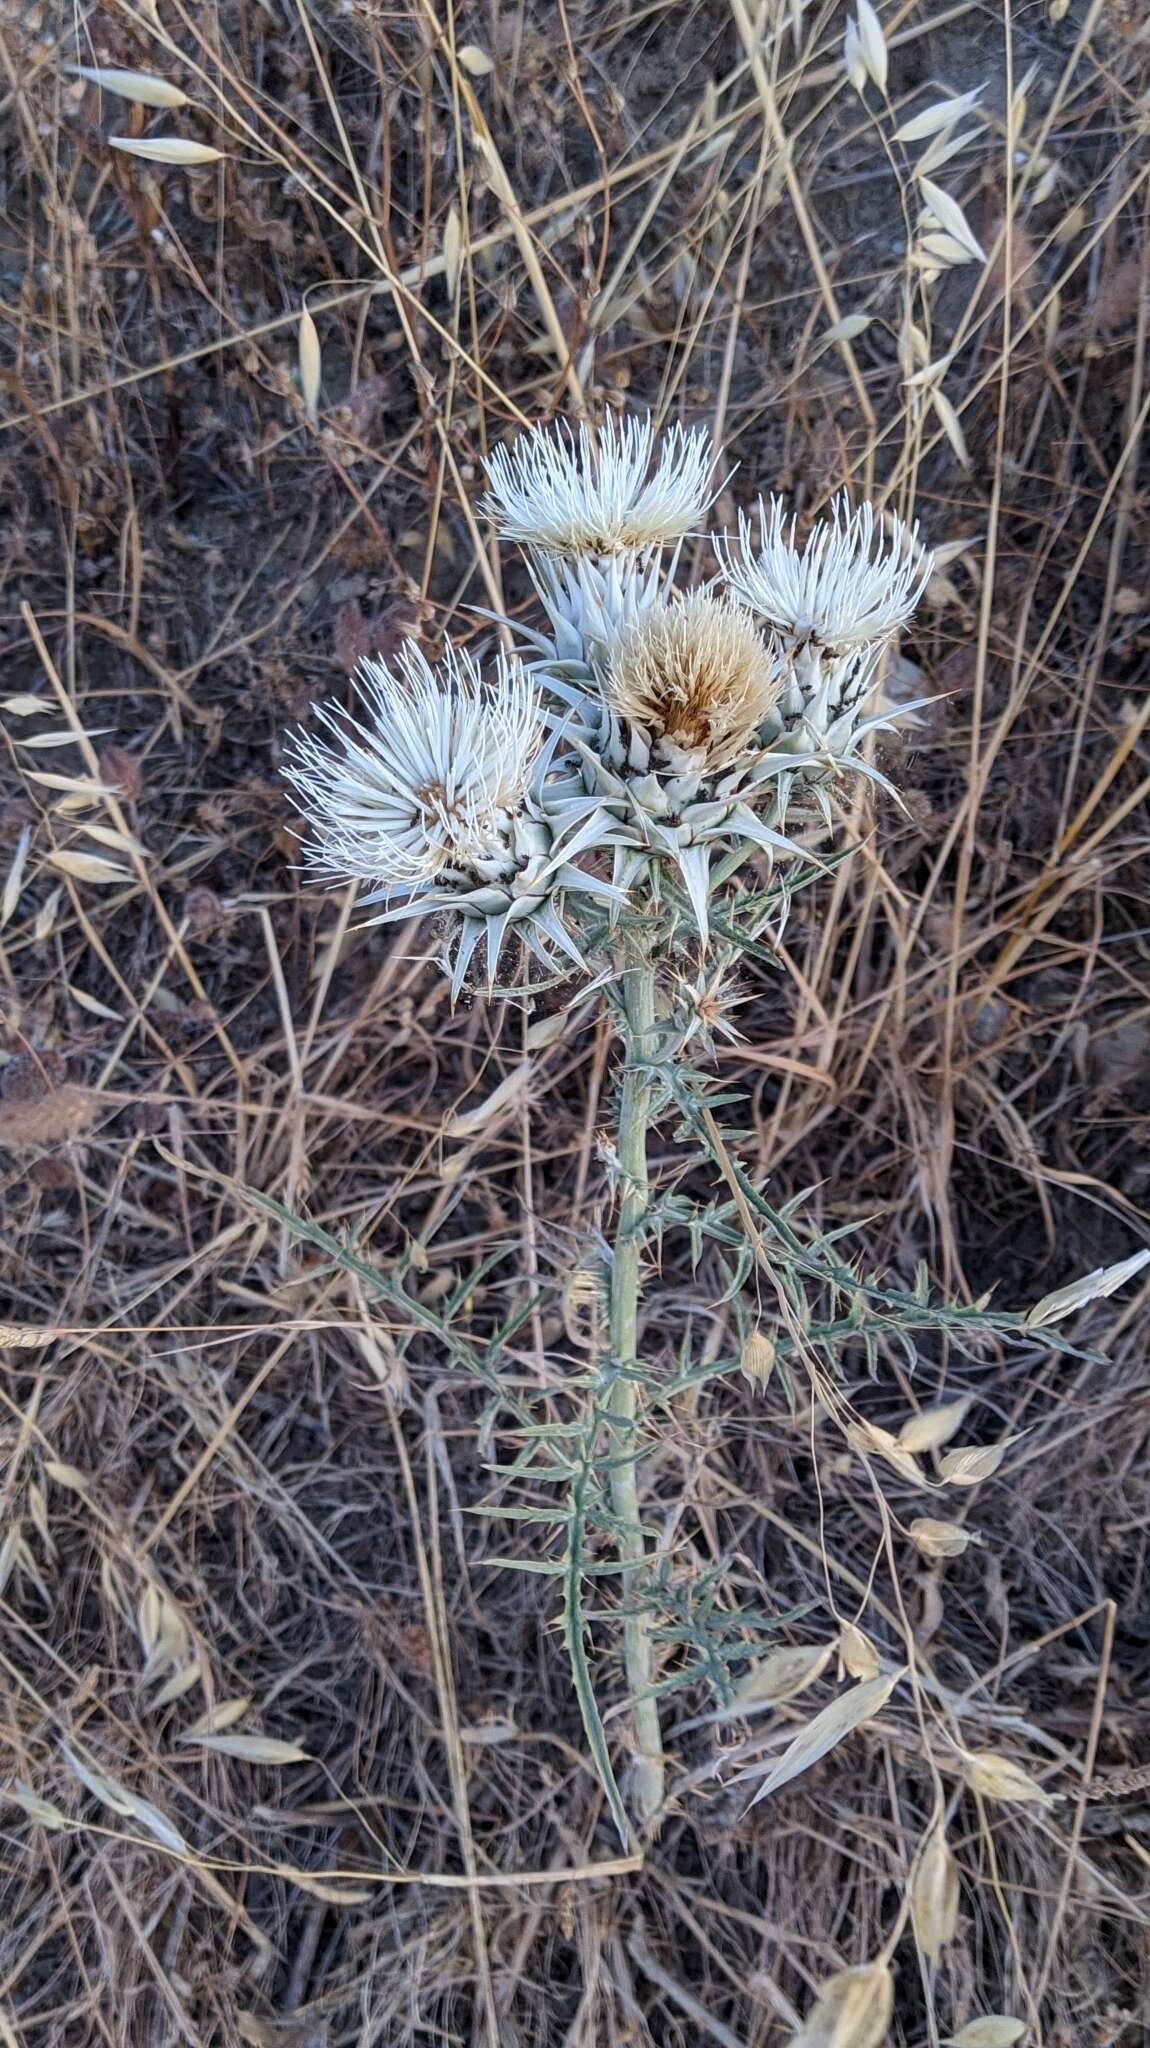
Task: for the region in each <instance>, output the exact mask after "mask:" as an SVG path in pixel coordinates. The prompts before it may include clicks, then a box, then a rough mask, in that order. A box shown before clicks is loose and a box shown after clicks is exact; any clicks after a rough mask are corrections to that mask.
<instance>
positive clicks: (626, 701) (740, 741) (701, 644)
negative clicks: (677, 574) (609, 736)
mask: <svg viewBox="0 0 1150 2048" xmlns="http://www.w3.org/2000/svg"><path fill="white" fill-rule="evenodd" d="M778 692H779V676H778V669H777V664H776V662H775V659H774V657H773V656H772V654H771V652H770V650H769V648H768V647H767V645H766V642H765V641H764V639H763V637H762V635H761V633H759V632H758V631H757V629H756V628H755V626H754V625H753V624H752V622H751V620H750V619H749V618H748V617H747V615H746V613H745V612H743V611H740V610H739V608H738V607H737V606H736V605H732V604H729V603H727V601H726V600H725V599H724V598H721V597H713V596H711V594H710V593H709V592H708V591H704V590H698V591H693V592H692V593H691V594H690V595H689V596H687V597H684V598H681V599H679V600H678V601H677V602H676V601H672V602H671V603H668V604H663V605H660V606H659V607H658V609H656V610H652V611H650V612H648V613H647V615H646V616H645V617H644V618H641V619H639V620H637V621H636V623H635V624H634V625H632V626H629V627H627V629H626V630H625V631H624V632H623V633H622V635H621V636H620V638H619V640H618V642H617V644H616V646H615V648H614V651H613V654H612V659H611V665H610V669H609V671H608V676H607V689H606V695H607V701H608V703H609V704H610V707H611V709H612V710H613V711H614V712H615V713H616V715H617V716H618V717H620V718H625V719H626V720H627V722H628V724H630V725H638V726H642V727H643V729H644V730H645V731H646V732H648V733H650V735H651V737H652V738H653V739H655V740H657V741H659V740H661V741H663V742H664V743H665V744H666V745H668V746H670V747H672V748H673V749H675V750H676V751H677V752H678V753H681V754H683V755H695V756H700V755H701V757H702V760H703V761H704V762H705V764H706V766H707V767H708V768H711V769H714V768H719V767H723V766H725V765H726V764H727V763H729V762H730V761H733V760H734V759H735V758H736V757H737V756H738V755H739V754H740V753H742V752H743V750H744V749H745V747H746V745H747V743H748V741H749V740H750V739H751V738H752V736H753V734H754V733H755V732H756V731H757V729H758V728H759V727H760V726H761V725H762V723H763V721H764V719H765V718H766V717H767V715H768V713H769V712H770V710H771V707H772V705H773V704H774V702H775V699H776V697H777V696H778Z"/></svg>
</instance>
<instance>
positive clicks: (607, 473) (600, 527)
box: [484, 414, 714, 555]
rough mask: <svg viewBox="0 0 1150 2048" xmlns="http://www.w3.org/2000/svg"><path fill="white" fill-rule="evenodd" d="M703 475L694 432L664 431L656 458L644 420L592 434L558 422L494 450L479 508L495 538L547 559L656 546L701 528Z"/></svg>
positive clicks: (612, 420) (706, 493)
mask: <svg viewBox="0 0 1150 2048" xmlns="http://www.w3.org/2000/svg"><path fill="white" fill-rule="evenodd" d="M712 467H713V457H712V453H711V446H710V442H709V439H708V437H707V434H706V432H705V431H704V430H703V429H696V430H695V431H693V432H688V431H687V430H686V429H684V428H683V427H679V426H674V427H671V428H669V429H668V431H667V432H666V433H665V434H664V435H663V437H662V440H661V442H660V444H659V447H658V450H657V452H656V446H655V429H654V425H653V423H652V420H651V417H650V415H649V414H648V415H647V416H646V417H645V418H640V417H639V416H638V415H633V416H632V417H630V418H627V419H623V420H620V419H617V418H616V417H615V416H614V415H612V414H609V415H608V417H607V418H606V419H605V420H604V421H603V423H602V425H601V426H598V427H596V428H595V429H594V431H593V432H592V430H591V429H589V428H588V427H587V426H586V425H581V426H579V427H578V428H576V429H573V428H571V427H570V426H568V425H567V423H566V422H565V421H562V420H561V421H558V422H556V423H555V424H554V425H553V426H550V427H535V428H532V429H531V431H530V432H529V433H526V434H521V435H520V437H519V439H518V440H517V441H515V442H513V443H512V444H511V446H510V447H506V448H497V449H496V450H495V452H494V453H493V455H492V456H491V458H490V460H489V462H488V465H487V479H488V484H489V487H490V489H489V495H488V497H487V499H486V501H485V505H484V509H485V511H486V512H487V514H488V516H489V518H491V519H492V520H494V522H495V524H496V525H497V527H498V529H499V531H500V533H501V534H502V535H503V536H504V538H505V539H507V540H514V541H519V542H520V543H521V544H522V545H523V546H526V547H534V548H543V549H546V550H547V551H548V552H549V553H551V554H557V555H580V554H596V555H611V554H616V553H618V552H620V551H622V550H628V549H641V548H647V547H663V546H667V545H668V544H673V543H674V542H676V541H679V540H682V539H683V537H684V535H685V534H687V533H690V532H692V531H694V530H695V529H696V528H697V527H698V526H699V525H700V524H701V522H702V520H703V518H704V516H705V514H706V511H707V508H708V506H709V504H710V502H711V499H712V497H713V495H714V493H713V490H712V487H711V481H710V479H711V470H712Z"/></svg>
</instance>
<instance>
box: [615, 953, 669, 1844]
mask: <svg viewBox="0 0 1150 2048" xmlns="http://www.w3.org/2000/svg"><path fill="white" fill-rule="evenodd" d="M623 995H624V1006H625V1010H626V1026H625V1030H624V1034H623V1043H624V1066H623V1087H622V1100H621V1103H620V1108H619V1146H618V1152H619V1168H620V1173H621V1177H622V1188H623V1193H622V1200H621V1202H620V1206H619V1220H618V1224H617V1226H616V1230H615V1243H614V1247H613V1254H612V1263H611V1352H612V1356H613V1357H614V1358H615V1359H616V1361H617V1362H618V1364H619V1365H620V1366H621V1368H622V1372H621V1374H620V1377H619V1379H618V1380H617V1381H616V1383H615V1386H614V1389H613V1391H612V1396H611V1412H612V1415H613V1416H614V1417H615V1418H616V1422H617V1428H616V1431H615V1441H614V1443H613V1445H612V1465H611V1505H612V1508H613V1510H614V1513H615V1518H616V1520H617V1522H618V1525H619V1528H618V1536H617V1539H616V1540H617V1542H618V1546H619V1560H620V1563H621V1565H622V1567H623V1570H622V1582H623V1601H624V1605H625V1606H626V1607H627V1608H628V1609H633V1610H635V1611H634V1612H630V1613H628V1615H627V1617H626V1619H625V1621H624V1623H623V1658H624V1663H625V1666H626V1672H627V1687H628V1691H629V1692H630V1694H631V1701H632V1706H631V1715H632V1727H633V1732H634V1740H635V1752H636V1755H635V1765H634V1769H633V1772H632V1787H633V1798H634V1805H635V1810H636V1815H637V1818H638V1820H639V1822H640V1824H642V1823H643V1822H646V1821H650V1820H651V1819H653V1817H654V1815H655V1814H656V1813H657V1812H658V1810H659V1808H660V1807H661V1805H662V1803H663V1744H662V1737H661V1735H660V1731H659V1707H658V1702H657V1700H655V1699H654V1698H653V1697H652V1696H651V1686H652V1683H653V1676H654V1674H653V1671H652V1663H651V1637H650V1625H649V1620H648V1616H647V1614H646V1612H645V1611H644V1610H643V1607H642V1602H643V1598H644V1592H645V1589H644V1587H643V1584H642V1578H643V1568H644V1565H645V1563H646V1558H647V1546H646V1542H645V1541H644V1537H643V1526H642V1523H641V1521H640V1519H639V1486H638V1478H637V1472H636V1411H637V1394H638V1376H637V1371H636V1368H637V1364H638V1356H639V1352H638V1316H639V1259H640V1252H641V1247H642V1232H643V1221H644V1218H645V1216H646V1214H647V1200H648V1190H647V1124H648V1121H649V1118H650V1114H651V1088H650V1083H649V1082H648V1080H647V1078H646V1074H645V1072H644V1062H645V1061H649V1060H650V1058H651V1056H652V1053H653V1050H654V1048H653V1044H652V1031H653V1027H654V1022H655V972H654V968H653V967H652V965H651V963H650V961H649V960H647V959H638V960H636V961H634V962H633V963H632V964H631V965H630V966H629V967H627V969H626V970H625V974H624V987H623Z"/></svg>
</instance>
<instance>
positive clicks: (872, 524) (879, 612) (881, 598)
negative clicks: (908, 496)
mask: <svg viewBox="0 0 1150 2048" xmlns="http://www.w3.org/2000/svg"><path fill="white" fill-rule="evenodd" d="M715 549H716V552H717V553H718V555H719V559H720V561H721V562H722V565H723V573H724V575H725V577H726V579H727V585H728V588H729V589H730V591H731V593H732V595H733V596H735V597H737V598H738V599H740V600H741V602H742V603H743V604H746V605H749V606H750V608H751V610H752V611H756V612H758V613H760V614H761V616H762V617H763V618H766V619H769V620H770V622H771V624H772V625H773V626H775V627H776V628H777V629H778V630H779V631H780V632H781V633H783V634H785V635H786V637H787V638H788V640H790V641H791V642H792V643H794V644H796V645H801V644H802V643H804V642H806V641H814V642H816V643H817V644H818V645H819V646H820V647H823V648H825V649H827V650H828V651H832V652H835V653H839V652H844V651H845V650H846V649H848V648H851V647H859V646H862V645H863V644H864V643H865V642H867V641H869V640H885V639H886V638H887V637H888V636H889V635H890V634H891V633H893V632H894V631H895V629H896V628H897V627H899V626H901V625H904V624H905V622H906V620H907V619H909V617H910V615H911V613H912V612H913V610H914V608H915V606H916V605H917V603H918V601H919V599H920V598H921V596H922V594H923V591H924V590H925V589H926V586H927V583H928V582H929V580H930V576H931V571H932V569H933V566H934V558H933V556H932V555H931V554H930V552H929V551H928V550H927V549H926V548H924V547H923V545H922V543H921V542H920V540H919V537H918V528H917V526H914V527H908V526H906V525H905V524H904V522H903V521H902V520H901V519H898V518H895V517H892V519H891V521H890V533H889V536H888V535H887V534H885V533H884V531H883V527H882V525H881V524H880V522H879V521H878V520H877V519H876V517H875V511H874V507H873V506H872V505H869V504H864V505H860V506H859V508H858V510H857V511H856V512H852V511H851V509H850V504H849V502H848V500H847V498H846V497H845V496H840V497H837V498H834V499H833V500H832V501H831V511H830V518H829V519H821V520H820V521H819V522H818V524H817V525H816V527H815V528H814V530H813V531H812V533H811V534H810V535H809V536H808V538H807V540H806V543H805V545H804V546H802V547H798V546H797V545H796V542H795V522H794V519H793V518H792V520H791V521H790V524H789V527H788V525H787V519H786V508H785V506H784V503H783V500H782V499H781V498H772V499H771V500H770V505H769V508H768V506H767V504H766V503H765V502H764V500H763V499H761V498H760V500H759V514H758V535H757V545H756V535H755V533H754V530H753V527H752V522H751V520H750V519H749V518H748V517H747V515H746V514H745V513H740V515H739V549H738V552H736V551H735V550H734V549H733V548H732V547H731V546H730V544H729V543H728V542H726V541H725V540H721V539H716V541H715Z"/></svg>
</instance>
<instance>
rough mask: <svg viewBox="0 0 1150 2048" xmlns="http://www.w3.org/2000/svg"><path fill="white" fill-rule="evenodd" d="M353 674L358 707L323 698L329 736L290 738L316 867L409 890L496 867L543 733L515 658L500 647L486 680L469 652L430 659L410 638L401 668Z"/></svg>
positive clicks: (295, 793)
mask: <svg viewBox="0 0 1150 2048" xmlns="http://www.w3.org/2000/svg"><path fill="white" fill-rule="evenodd" d="M355 680H356V685H357V688H358V691H359V697H360V706H359V708H358V715H354V714H352V713H348V712H345V711H343V709H342V708H341V707H340V706H338V705H334V704H321V705H319V706H318V707H317V716H318V718H319V719H320V721H321V723H322V724H323V725H325V726H326V727H327V729H328V732H329V733H331V734H332V735H333V739H332V740H331V741H328V740H323V739H318V738H315V737H314V736H313V735H311V734H309V733H293V734H291V735H290V736H289V739H288V750H289V758H288V761H287V765H286V767H285V770H284V773H285V775H286V778H287V780H288V783H289V784H290V786H291V791H292V798H293V801H294V803H295V805H296V808H297V809H298V810H299V811H300V813H301V815H302V816H303V817H304V819H305V820H306V821H307V824H308V825H309V827H310V837H309V838H308V839H307V840H306V841H305V845H304V852H305V857H306V859H307V862H308V864H309V866H310V867H311V868H312V869H313V870H314V871H315V872H316V873H318V874H319V875H321V876H322V877H323V878H324V879H326V880H328V881H331V882H333V883H339V882H346V881H348V880H349V879H354V880H359V881H366V882H372V883H374V884H375V885H376V886H377V887H378V888H380V889H383V890H391V889H394V890H396V891H399V892H407V893H410V892H412V891H415V890H419V889H423V888H426V887H428V886H429V885H430V884H432V883H434V882H439V883H441V884H442V883H445V882H446V883H448V884H450V878H451V876H452V875H453V874H462V875H463V876H466V877H471V876H473V875H474V874H475V873H476V871H477V870H479V871H481V872H484V873H486V872H488V871H489V870H490V867H491V864H492V863H495V864H496V866H498V865H499V863H500V862H501V861H502V860H504V859H505V858H506V857H507V849H508V843H509V841H508V835H509V832H510V828H511V824H512V820H513V818H514V816H515V814H516V812H517V811H518V809H519V807H520V805H521V804H522V801H523V797H524V795H525V792H526V790H527V787H528V785H529V783H530V780H531V773H532V768H533V765H534V762H535V758H536V755H537V753H538V751H539V748H540V745H541V743H542V740H543V725H542V722H541V719H540V714H539V703H538V699H537V697H536V694H535V690H534V688H533V687H532V684H531V683H530V681H529V680H528V678H527V676H526V675H525V674H524V672H523V670H522V668H521V667H520V666H519V664H518V662H511V661H508V660H507V658H506V657H505V656H504V655H502V654H501V655H500V656H499V657H498V660H497V662H496V665H495V671H494V675H493V678H492V681H491V684H490V686H489V685H488V684H486V683H485V681H484V679H483V676H482V674H481V671H480V669H479V666H478V663H477V662H476V661H475V659H474V657H473V656H472V655H471V654H469V653H468V652H467V650H466V649H463V650H461V651H457V650H456V649H455V648H453V647H450V646H449V647H448V648H447V650H446V653H445V655H444V659H443V661H442V662H441V663H440V665H439V666H438V667H437V668H432V667H431V665H430V664H429V662H428V661H427V659H426V657H425V656H424V655H423V653H422V652H421V651H420V649H419V648H418V647H417V646H416V644H415V642H414V641H413V640H408V641H405V643H404V645H403V647H402V648H401V650H400V652H399V655H398V658H397V660H396V663H395V667H394V668H393V669H392V668H388V667H387V666H386V665H385V663H383V662H382V661H365V662H363V663H362V665H361V667H360V669H359V671H358V673H357V675H356V679H355Z"/></svg>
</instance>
